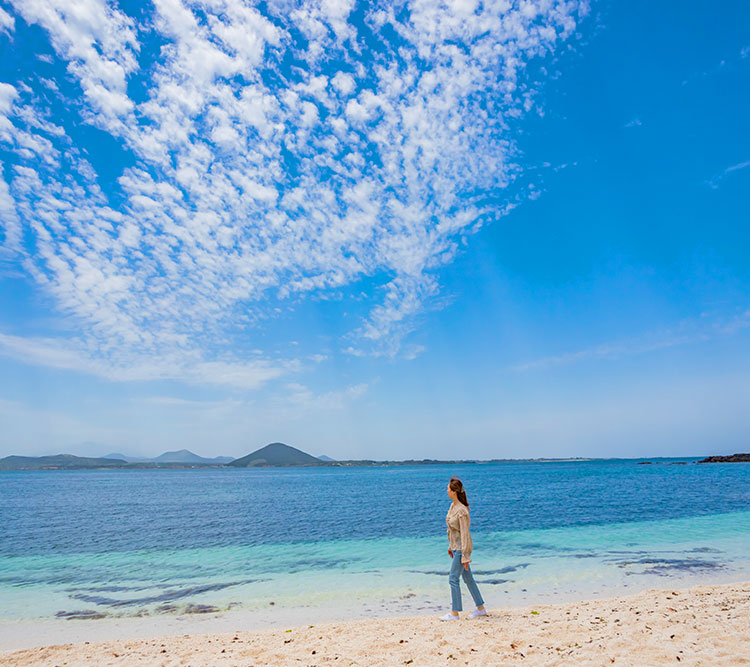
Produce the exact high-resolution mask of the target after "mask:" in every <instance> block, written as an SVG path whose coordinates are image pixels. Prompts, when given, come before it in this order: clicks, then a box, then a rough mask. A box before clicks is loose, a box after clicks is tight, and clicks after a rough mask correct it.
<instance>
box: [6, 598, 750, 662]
mask: <svg viewBox="0 0 750 667" xmlns="http://www.w3.org/2000/svg"><path fill="white" fill-rule="evenodd" d="M489 612H490V613H489V616H488V617H486V618H480V619H477V620H471V621H470V620H468V619H466V618H465V614H463V615H462V616H464V618H462V620H461V621H459V622H455V623H454V622H442V621H439V620H438V619H437V617H436V616H435V615H429V616H419V617H410V618H391V619H384V618H377V619H372V620H367V621H361V620H358V621H351V622H345V623H326V624H315V621H314V620H312V621H311V622H312V623H313V625H312V626H310V625H305V626H302V627H296V628H289V629H284V630H264V631H261V632H251V631H239V630H238V631H237V632H235V633H229V634H193V635H184V636H179V637H174V636H171V637H155V638H151V639H129V640H116V641H102V642H92V643H80V644H64V645H57V646H46V647H41V648H33V649H26V650H22V651H16V652H12V653H9V652H5V653H2V654H0V665H13V666H14V667H15V666H17V667H22V666H25V665H50V666H55V665H59V666H61V667H62V666H63V665H65V667H75V666H77V665H194V666H196V667H197V666H199V665H242V666H249V665H346V666H347V667H351V666H352V665H360V666H361V665H412V666H413V667H417V666H419V665H428V666H432V665H454V664H455V665H521V664H523V665H557V664H570V665H609V664H613V663H614V664H619V665H649V666H651V665H664V664H672V665H674V664H683V665H743V664H744V665H750V633H749V632H748V628H750V583H741V584H728V585H718V586H696V587H694V588H690V589H686V590H670V589H667V590H649V591H645V592H643V593H639V594H637V595H633V596H628V597H618V598H611V599H606V600H590V601H586V602H578V603H571V604H564V605H554V606H536V607H533V608H532V607H525V608H514V609H490V610H489ZM535 612H537V613H535Z"/></svg>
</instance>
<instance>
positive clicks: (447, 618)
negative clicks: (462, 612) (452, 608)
mask: <svg viewBox="0 0 750 667" xmlns="http://www.w3.org/2000/svg"><path fill="white" fill-rule="evenodd" d="M440 620H441V621H457V620H458V616H454V615H453V614H451V613H450V612H448V613H447V614H446V615H445V616H441V617H440Z"/></svg>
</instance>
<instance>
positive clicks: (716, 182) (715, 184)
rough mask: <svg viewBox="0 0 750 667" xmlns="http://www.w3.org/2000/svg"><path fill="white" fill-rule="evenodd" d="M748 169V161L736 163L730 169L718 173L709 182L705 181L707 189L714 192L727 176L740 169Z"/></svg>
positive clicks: (749, 162) (749, 163) (749, 165)
mask: <svg viewBox="0 0 750 667" xmlns="http://www.w3.org/2000/svg"><path fill="white" fill-rule="evenodd" d="M748 167H750V160H748V161H746V162H738V163H737V164H733V165H731V166H730V167H727V168H726V169H724V171H722V172H720V173H719V174H716V176H714V177H713V178H711V180H709V181H707V183H708V185H709V187H710V188H711V189H713V190H716V189H717V188H718V187H719V184H720V183H721V181H723V180H724V179H725V178H726V177H727V176H729V175H730V174H731V173H732V172H734V171H740V170H741V169H747V168H748Z"/></svg>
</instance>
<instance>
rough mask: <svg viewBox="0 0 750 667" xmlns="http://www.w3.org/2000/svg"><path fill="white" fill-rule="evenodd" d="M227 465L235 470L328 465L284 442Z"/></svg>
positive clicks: (267, 446)
mask: <svg viewBox="0 0 750 667" xmlns="http://www.w3.org/2000/svg"><path fill="white" fill-rule="evenodd" d="M227 465H230V466H234V467H235V468H262V467H268V466H274V467H282V466H319V465H326V464H325V462H323V461H321V460H320V459H317V458H315V457H314V456H311V455H310V454H307V453H305V452H303V451H302V450H299V449H297V448H296V447H290V446H289V445H285V444H284V443H283V442H272V443H271V444H270V445H266V446H265V447H261V448H260V449H258V450H256V451H254V452H252V453H250V454H248V455H247V456H243V457H242V458H241V459H236V460H234V461H232V462H231V463H228V464H227Z"/></svg>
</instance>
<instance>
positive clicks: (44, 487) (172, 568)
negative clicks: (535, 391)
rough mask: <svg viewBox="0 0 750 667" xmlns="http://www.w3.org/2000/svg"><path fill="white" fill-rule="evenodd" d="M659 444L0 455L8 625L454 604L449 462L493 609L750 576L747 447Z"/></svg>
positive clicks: (325, 613) (409, 609)
mask: <svg viewBox="0 0 750 667" xmlns="http://www.w3.org/2000/svg"><path fill="white" fill-rule="evenodd" d="M649 461H650V462H648V463H647V462H646V461H645V460H592V461H567V462H493V463H466V464H450V465H448V464H433V465H389V466H374V467H346V466H343V467H320V468H265V469H234V468H227V469H197V468H196V469H178V470H106V471H104V470H86V471H60V470H58V471H19V472H0V622H5V623H6V627H7V623H10V622H16V621H28V622H33V623H37V624H38V623H42V622H44V621H56V622H57V623H58V625H59V624H60V623H63V622H64V623H65V624H72V625H74V624H75V623H78V622H83V621H86V622H94V621H95V622H101V621H103V620H104V619H127V618H139V619H148V620H149V622H152V621H153V622H156V621H158V620H159V619H165V618H172V619H180V620H185V619H190V618H197V617H201V616H212V617H214V618H218V617H224V618H226V617H229V618H237V619H239V618H240V616H234V617H232V615H233V614H241V613H242V612H246V613H248V612H252V613H253V614H255V615H254V616H253V618H255V619H274V618H276V619H284V620H283V621H280V622H287V623H288V622H291V621H290V620H289V619H291V618H292V617H293V616H294V615H293V614H291V612H295V613H296V616H294V618H296V619H298V620H300V619H303V618H304V619H313V618H323V617H326V618H335V617H336V614H337V611H338V613H339V615H340V616H346V617H350V616H352V615H354V616H360V617H361V616H367V615H381V616H382V615H412V614H431V613H437V612H438V611H445V610H446V609H448V605H449V602H450V594H449V588H448V570H449V567H450V557H449V555H448V552H447V550H448V543H447V536H446V529H445V514H446V512H447V510H448V507H449V505H450V502H451V501H450V499H449V498H448V496H447V494H446V487H447V484H448V481H449V479H450V477H451V476H452V475H457V476H459V477H460V478H461V479H462V480H463V482H464V486H465V487H466V489H467V493H468V498H469V502H470V506H471V528H472V536H473V541H474V552H473V554H472V560H473V562H472V570H473V572H474V576H475V578H476V580H477V582H478V584H479V588H480V590H481V591H482V594H483V596H484V598H485V600H486V602H487V606H488V607H489V608H490V609H492V608H497V607H502V606H518V605H533V604H541V603H556V602H558V601H559V602H562V601H570V600H573V599H584V598H589V597H611V596H616V595H622V594H627V593H628V592H634V593H635V592H638V591H641V590H644V589H647V588H677V587H687V586H692V585H696V584H704V583H721V582H736V581H747V580H750V464H741V463H728V464H721V463H714V464H700V463H697V459H650V460H649ZM464 600H465V609H471V608H472V606H471V599H470V598H469V596H468V594H467V593H465V597H464ZM285 612H287V614H286V615H285ZM290 614H291V615H290ZM248 618H249V617H248ZM49 627H52V625H50V626H49ZM65 627H70V626H69V625H66V626H65Z"/></svg>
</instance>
